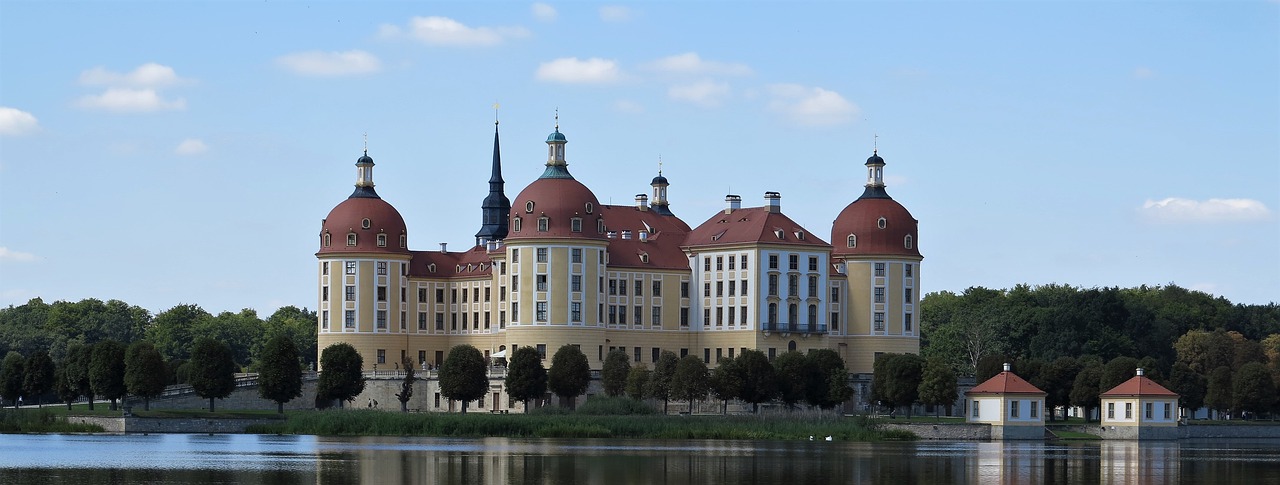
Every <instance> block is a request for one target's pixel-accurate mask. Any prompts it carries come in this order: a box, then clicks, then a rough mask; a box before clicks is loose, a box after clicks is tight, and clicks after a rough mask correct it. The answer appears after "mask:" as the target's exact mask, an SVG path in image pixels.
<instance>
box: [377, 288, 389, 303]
mask: <svg viewBox="0 0 1280 485" xmlns="http://www.w3.org/2000/svg"><path fill="white" fill-rule="evenodd" d="M378 301H387V287H385V286H379V287H378Z"/></svg>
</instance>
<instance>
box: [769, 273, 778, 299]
mask: <svg viewBox="0 0 1280 485" xmlns="http://www.w3.org/2000/svg"><path fill="white" fill-rule="evenodd" d="M769 296H778V275H776V274H771V275H769Z"/></svg>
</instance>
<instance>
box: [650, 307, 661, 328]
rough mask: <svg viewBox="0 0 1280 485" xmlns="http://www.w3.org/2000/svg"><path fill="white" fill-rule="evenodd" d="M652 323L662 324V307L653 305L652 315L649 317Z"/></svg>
mask: <svg viewBox="0 0 1280 485" xmlns="http://www.w3.org/2000/svg"><path fill="white" fill-rule="evenodd" d="M649 323H651V324H653V325H662V307H657V306H656V307H653V317H652V318H650V319H649Z"/></svg>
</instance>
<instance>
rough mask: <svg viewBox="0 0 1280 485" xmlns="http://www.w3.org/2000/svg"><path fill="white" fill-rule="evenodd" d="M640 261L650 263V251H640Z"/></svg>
mask: <svg viewBox="0 0 1280 485" xmlns="http://www.w3.org/2000/svg"><path fill="white" fill-rule="evenodd" d="M640 262H641V263H648V262H649V253H640Z"/></svg>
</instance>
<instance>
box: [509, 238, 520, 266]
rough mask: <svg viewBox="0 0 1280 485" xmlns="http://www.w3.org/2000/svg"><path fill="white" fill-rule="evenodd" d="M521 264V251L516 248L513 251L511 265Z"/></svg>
mask: <svg viewBox="0 0 1280 485" xmlns="http://www.w3.org/2000/svg"><path fill="white" fill-rule="evenodd" d="M517 230H518V229H517ZM519 262H520V249H519V248H514V249H512V250H511V264H517V263H519Z"/></svg>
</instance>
